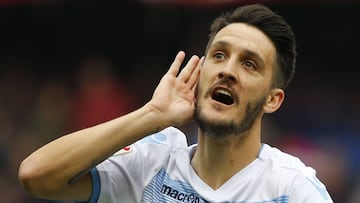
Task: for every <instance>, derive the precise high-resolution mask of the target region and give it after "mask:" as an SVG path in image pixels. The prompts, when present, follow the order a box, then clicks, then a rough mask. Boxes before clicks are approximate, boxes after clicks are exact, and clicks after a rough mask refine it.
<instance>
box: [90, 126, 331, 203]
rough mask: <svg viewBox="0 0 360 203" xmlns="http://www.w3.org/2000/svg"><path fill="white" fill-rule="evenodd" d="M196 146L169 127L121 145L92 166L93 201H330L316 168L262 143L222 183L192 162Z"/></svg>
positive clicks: (193, 202)
mask: <svg viewBox="0 0 360 203" xmlns="http://www.w3.org/2000/svg"><path fill="white" fill-rule="evenodd" d="M196 147H197V146H196V145H192V146H190V147H189V146H188V144H187V142H186V137H185V135H184V134H183V133H182V132H181V131H179V130H178V129H176V128H173V127H169V128H167V129H165V130H163V131H161V132H159V133H156V134H153V135H150V136H148V137H145V138H144V139H142V140H140V141H138V142H136V143H135V144H133V145H131V146H129V147H127V148H124V149H122V150H120V151H119V152H118V153H116V154H114V155H113V156H112V157H110V158H109V159H107V160H105V161H104V162H102V163H101V164H99V165H98V166H97V167H96V168H94V169H93V170H92V171H91V173H92V179H93V192H92V196H91V200H90V202H97V203H120V202H124V203H139V202H145V203H150V202H153V203H164V202H166V203H205V202H212V203H215V202H216V203H220V202H221V203H331V202H333V201H332V200H331V197H330V196H329V194H328V192H327V190H326V188H325V186H324V185H323V184H322V183H321V182H320V181H319V180H318V179H317V178H316V176H315V171H314V169H312V168H310V167H306V166H305V165H304V164H303V163H302V162H301V161H300V160H299V159H298V158H296V157H293V156H291V155H288V154H286V153H283V152H281V151H280V150H278V149H276V148H273V147H270V146H269V145H267V144H263V146H262V149H261V151H260V152H259V155H258V157H257V159H255V160H254V161H253V162H252V163H250V164H249V165H248V166H247V167H245V168H244V169H242V170H241V171H239V172H238V173H236V174H235V175H234V176H233V177H231V178H230V179H229V180H228V181H227V182H226V183H224V184H223V185H222V186H221V187H220V188H218V189H216V190H213V189H212V188H211V187H209V186H208V185H206V183H204V182H203V181H202V180H201V179H200V178H199V177H198V176H197V174H196V173H195V171H194V170H193V168H192V167H191V164H190V161H191V158H192V155H193V153H194V150H195V149H196Z"/></svg>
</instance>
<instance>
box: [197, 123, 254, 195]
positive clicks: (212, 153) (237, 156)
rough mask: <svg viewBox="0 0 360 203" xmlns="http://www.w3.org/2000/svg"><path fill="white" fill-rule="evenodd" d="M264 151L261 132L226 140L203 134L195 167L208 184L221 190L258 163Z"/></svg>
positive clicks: (248, 133) (233, 136)
mask: <svg viewBox="0 0 360 203" xmlns="http://www.w3.org/2000/svg"><path fill="white" fill-rule="evenodd" d="M260 148H261V143H260V128H259V130H257V132H246V133H244V134H242V135H231V136H228V137H223V138H216V137H211V136H207V135H206V134H203V133H202V132H201V131H199V135H198V148H197V150H196V152H195V154H194V157H193V159H192V162H191V164H192V166H193V168H194V170H195V172H196V173H197V174H198V176H199V177H200V178H201V179H202V180H203V181H204V182H205V183H206V184H208V185H209V186H210V187H211V188H213V189H217V188H219V187H220V186H221V185H223V184H224V183H225V182H226V181H227V180H229V179H230V178H231V177H232V176H233V175H235V174H236V173H237V172H239V171H240V170H241V169H243V168H245V167H246V166H247V165H249V164H250V163H251V162H252V161H254V160H255V159H256V158H257V156H258V153H259V150H260Z"/></svg>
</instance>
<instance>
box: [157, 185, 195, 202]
mask: <svg viewBox="0 0 360 203" xmlns="http://www.w3.org/2000/svg"><path fill="white" fill-rule="evenodd" d="M161 193H163V194H164V195H166V196H168V197H171V198H173V199H175V200H178V201H181V202H186V203H199V202H200V197H199V196H198V195H197V194H194V193H185V192H180V191H178V190H176V189H174V188H172V187H170V186H167V185H165V184H164V185H163V186H162V188H161Z"/></svg>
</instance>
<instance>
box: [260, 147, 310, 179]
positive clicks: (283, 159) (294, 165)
mask: <svg viewBox="0 0 360 203" xmlns="http://www.w3.org/2000/svg"><path fill="white" fill-rule="evenodd" d="M259 158H260V159H261V160H262V161H264V162H267V163H268V164H270V165H271V166H272V167H274V168H282V169H285V170H291V171H294V172H296V171H300V170H303V169H305V168H306V166H305V164H304V163H303V162H302V161H301V160H300V159H299V158H298V157H295V156H293V155H290V154H288V153H285V152H282V151H281V150H279V149H278V148H275V147H271V146H269V145H267V144H263V146H262V149H261V151H260V153H259Z"/></svg>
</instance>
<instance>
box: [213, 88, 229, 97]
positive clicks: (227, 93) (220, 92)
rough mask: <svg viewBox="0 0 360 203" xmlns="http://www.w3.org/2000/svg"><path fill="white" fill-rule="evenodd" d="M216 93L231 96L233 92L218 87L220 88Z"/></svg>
mask: <svg viewBox="0 0 360 203" xmlns="http://www.w3.org/2000/svg"><path fill="white" fill-rule="evenodd" d="M216 93H218V94H224V95H227V96H229V97H231V93H230V92H229V91H227V90H223V89H218V90H216Z"/></svg>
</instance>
